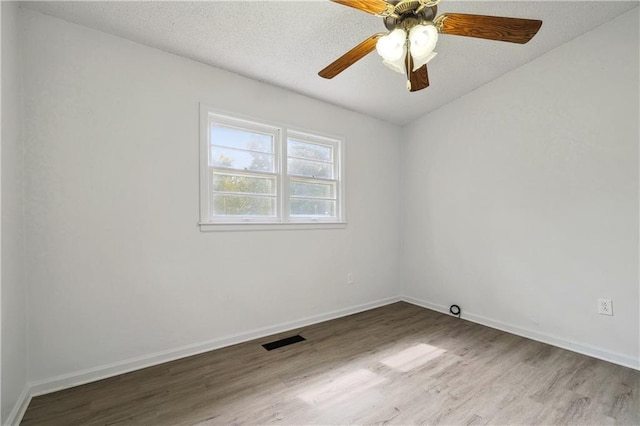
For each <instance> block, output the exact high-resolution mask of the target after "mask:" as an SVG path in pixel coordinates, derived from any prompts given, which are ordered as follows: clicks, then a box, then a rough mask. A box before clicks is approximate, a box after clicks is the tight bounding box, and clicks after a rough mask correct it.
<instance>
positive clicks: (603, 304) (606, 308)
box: [598, 299, 613, 315]
mask: <svg viewBox="0 0 640 426" xmlns="http://www.w3.org/2000/svg"><path fill="white" fill-rule="evenodd" d="M598 313H599V314H600V315H613V305H612V302H611V299H598Z"/></svg>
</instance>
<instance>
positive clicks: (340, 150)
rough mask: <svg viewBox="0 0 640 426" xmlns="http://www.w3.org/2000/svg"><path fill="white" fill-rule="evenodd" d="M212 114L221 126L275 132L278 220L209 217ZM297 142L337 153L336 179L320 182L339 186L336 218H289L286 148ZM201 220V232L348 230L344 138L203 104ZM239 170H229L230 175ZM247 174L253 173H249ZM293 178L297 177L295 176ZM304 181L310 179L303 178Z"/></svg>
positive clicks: (200, 164)
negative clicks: (331, 147) (210, 125)
mask: <svg viewBox="0 0 640 426" xmlns="http://www.w3.org/2000/svg"><path fill="white" fill-rule="evenodd" d="M210 115H213V116H215V119H216V121H218V122H220V124H222V125H227V126H230V127H232V128H233V127H235V128H237V127H238V124H239V123H242V125H243V126H244V125H245V124H246V127H244V129H246V130H252V129H255V130H256V131H258V132H259V133H264V132H265V131H264V129H272V130H273V131H275V132H276V135H277V139H276V138H275V137H274V145H275V146H274V156H275V160H276V162H277V164H276V165H277V167H276V171H275V173H273V175H275V176H276V200H277V201H276V217H275V218H268V217H258V218H255V220H252V219H251V218H243V219H241V220H239V219H240V218H236V217H230V218H228V220H227V219H226V218H225V219H222V220H216V221H212V220H211V219H210V217H209V213H210V202H211V198H210V192H211V190H212V188H211V182H210V180H211V179H210V174H211V171H212V169H211V167H210V166H209V156H210V144H209V137H210V130H209V129H210V127H209V122H210ZM289 138H291V139H296V140H300V141H301V142H308V143H317V144H321V145H332V146H333V148H334V150H335V152H334V161H333V163H334V166H333V167H334V173H335V179H321V178H317V179H318V180H326V181H327V182H335V186H336V204H337V206H336V216H335V217H331V218H325V217H322V216H317V217H316V216H304V217H294V218H292V217H290V208H289V207H290V206H289V205H290V194H289V179H290V176H289V175H288V172H287V162H288V161H287V160H288V156H287V146H288V143H287V141H288V139H289ZM199 144H200V161H199V169H200V174H199V177H200V221H199V222H198V225H199V227H200V231H266V230H297V229H344V228H346V225H347V222H346V209H345V202H346V200H345V196H344V193H345V187H346V176H345V170H344V163H345V143H344V138H343V137H340V136H334V135H328V134H326V133H319V132H316V131H308V130H304V129H300V128H298V127H294V126H289V125H286V124H282V123H274V122H272V121H266V120H259V119H255V118H251V117H247V116H242V115H239V114H235V113H229V112H226V111H221V110H218V109H216V108H213V107H211V106H209V105H207V104H204V103H200V142H199ZM233 171H237V170H234V169H229V172H233ZM248 173H252V172H249V171H248ZM292 177H293V178H294V179H295V178H296V177H295V176H292ZM300 178H301V179H307V178H306V177H304V176H300Z"/></svg>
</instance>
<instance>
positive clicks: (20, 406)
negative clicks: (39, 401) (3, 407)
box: [4, 386, 31, 426]
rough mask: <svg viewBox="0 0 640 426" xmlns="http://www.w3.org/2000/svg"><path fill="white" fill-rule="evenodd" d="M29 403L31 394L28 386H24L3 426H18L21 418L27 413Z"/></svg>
mask: <svg viewBox="0 0 640 426" xmlns="http://www.w3.org/2000/svg"><path fill="white" fill-rule="evenodd" d="M30 402H31V393H30V391H29V386H25V388H24V389H23V390H22V392H21V393H20V396H19V397H18V400H17V401H16V403H15V405H14V406H13V409H12V410H11V412H10V413H9V417H7V420H6V421H5V423H4V426H18V425H19V424H20V422H21V421H22V417H24V413H25V412H26V411H27V407H28V406H29V403H30Z"/></svg>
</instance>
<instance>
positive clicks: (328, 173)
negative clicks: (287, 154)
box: [287, 158, 333, 179]
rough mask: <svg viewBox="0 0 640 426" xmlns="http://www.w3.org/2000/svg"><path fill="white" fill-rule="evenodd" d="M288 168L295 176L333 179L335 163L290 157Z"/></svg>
mask: <svg viewBox="0 0 640 426" xmlns="http://www.w3.org/2000/svg"><path fill="white" fill-rule="evenodd" d="M287 168H288V170H289V174H290V175H294V176H306V177H310V178H325V179H333V165H332V164H330V163H323V162H319V161H310V160H300V159H298V158H289V159H288V161H287Z"/></svg>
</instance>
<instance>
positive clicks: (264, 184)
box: [200, 106, 344, 230]
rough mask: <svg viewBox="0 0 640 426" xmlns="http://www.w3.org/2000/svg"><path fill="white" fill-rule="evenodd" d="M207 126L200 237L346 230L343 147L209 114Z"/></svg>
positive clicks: (203, 116) (203, 142) (205, 113)
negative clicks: (339, 227) (269, 231)
mask: <svg viewBox="0 0 640 426" xmlns="http://www.w3.org/2000/svg"><path fill="white" fill-rule="evenodd" d="M201 121H202V122H201V126H202V129H201V165H200V167H201V171H200V187H201V197H200V198H201V200H200V204H201V212H200V215H201V217H200V225H201V229H203V230H235V229H275V228H278V227H285V228H294V227H296V226H298V227H300V226H302V225H306V226H304V227H318V226H320V227H322V226H323V225H330V224H333V225H336V224H342V222H343V220H344V205H343V204H344V203H343V200H344V196H343V195H344V194H343V179H342V175H343V170H342V165H341V158H342V141H341V140H340V139H336V138H330V137H326V136H323V135H318V134H311V133H307V132H301V131H297V130H291V129H289V128H286V127H284V126H276V125H272V124H266V123H259V122H256V121H250V120H246V119H243V118H237V117H232V116H229V115H221V114H219V113H216V112H214V111H212V110H211V109H210V108H208V107H205V106H202V107H201ZM256 225H266V226H256ZM278 225H281V226H278Z"/></svg>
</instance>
